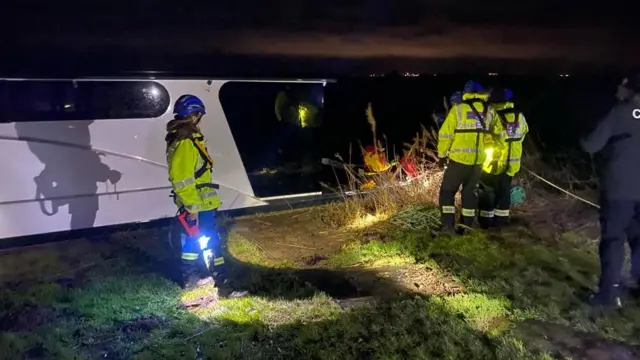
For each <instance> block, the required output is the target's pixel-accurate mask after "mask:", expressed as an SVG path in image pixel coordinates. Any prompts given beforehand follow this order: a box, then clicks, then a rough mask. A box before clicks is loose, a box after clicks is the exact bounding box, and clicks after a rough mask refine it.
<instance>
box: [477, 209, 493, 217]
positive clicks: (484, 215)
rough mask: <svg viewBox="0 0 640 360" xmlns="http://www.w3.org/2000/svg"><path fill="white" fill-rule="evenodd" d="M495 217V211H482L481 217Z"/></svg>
mask: <svg viewBox="0 0 640 360" xmlns="http://www.w3.org/2000/svg"><path fill="white" fill-rule="evenodd" d="M493 215H494V213H493V211H485V210H480V216H481V217H484V218H492V217H493Z"/></svg>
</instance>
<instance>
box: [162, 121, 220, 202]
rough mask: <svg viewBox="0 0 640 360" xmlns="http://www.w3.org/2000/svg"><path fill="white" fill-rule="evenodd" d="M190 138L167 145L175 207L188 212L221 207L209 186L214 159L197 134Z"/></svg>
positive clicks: (212, 186) (215, 193) (215, 194)
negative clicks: (182, 208)
mask: <svg viewBox="0 0 640 360" xmlns="http://www.w3.org/2000/svg"><path fill="white" fill-rule="evenodd" d="M192 136H193V140H192V139H178V140H175V141H173V142H171V143H170V144H168V146H167V164H169V181H170V182H171V186H172V187H173V192H174V193H175V194H176V205H178V207H184V209H185V210H186V211H187V212H189V213H195V212H200V211H208V210H213V209H217V208H218V207H220V205H221V202H220V198H219V197H218V193H217V192H216V189H215V187H214V185H213V183H212V178H211V171H212V167H213V160H211V157H210V156H209V153H208V152H207V147H206V142H205V140H204V137H203V136H202V135H201V134H200V133H194V134H193V135H192Z"/></svg>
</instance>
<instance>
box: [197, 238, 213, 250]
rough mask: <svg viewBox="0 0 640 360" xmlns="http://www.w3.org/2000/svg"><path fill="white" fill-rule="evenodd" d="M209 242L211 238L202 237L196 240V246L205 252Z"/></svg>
mask: <svg viewBox="0 0 640 360" xmlns="http://www.w3.org/2000/svg"><path fill="white" fill-rule="evenodd" d="M209 240H211V238H210V237H208V236H206V235H202V236H200V237H199V238H198V244H200V250H205V249H206V248H207V247H209Z"/></svg>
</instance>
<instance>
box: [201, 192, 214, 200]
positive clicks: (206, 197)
mask: <svg viewBox="0 0 640 360" xmlns="http://www.w3.org/2000/svg"><path fill="white" fill-rule="evenodd" d="M214 196H218V193H217V192H216V191H215V190H214V191H208V192H206V193H203V194H201V195H200V198H201V199H208V198H211V197H214Z"/></svg>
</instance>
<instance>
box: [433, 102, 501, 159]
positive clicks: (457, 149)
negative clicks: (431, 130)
mask: <svg viewBox="0 0 640 360" xmlns="http://www.w3.org/2000/svg"><path fill="white" fill-rule="evenodd" d="M488 97H489V96H488V94H482V93H465V94H463V95H462V103H460V104H456V105H454V106H453V107H452V108H451V110H449V113H448V114H447V117H446V118H445V119H444V123H443V124H442V126H441V127H440V131H439V132H438V157H439V158H445V157H449V159H451V160H452V161H455V162H457V163H461V164H465V165H478V164H482V163H483V162H484V160H485V153H484V149H485V145H486V144H487V143H490V142H491V136H490V134H488V130H489V128H490V126H491V122H492V119H491V114H490V112H489V111H488V109H487V104H486V101H487V99H488ZM472 106H473V108H472ZM474 109H475V110H474ZM478 115H479V116H480V118H481V119H479V118H478Z"/></svg>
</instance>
